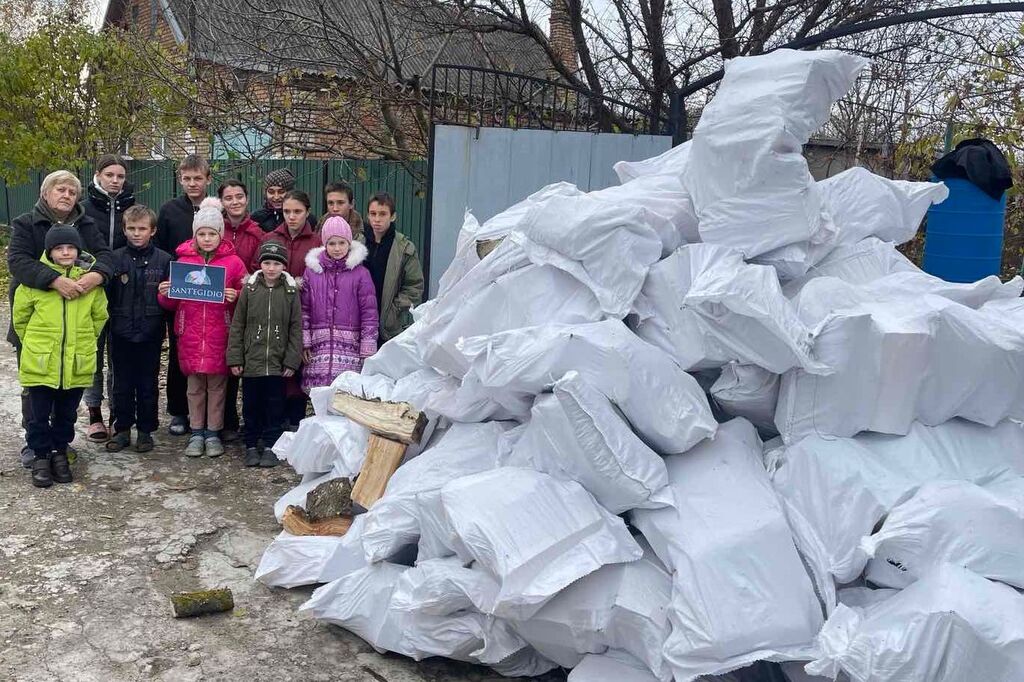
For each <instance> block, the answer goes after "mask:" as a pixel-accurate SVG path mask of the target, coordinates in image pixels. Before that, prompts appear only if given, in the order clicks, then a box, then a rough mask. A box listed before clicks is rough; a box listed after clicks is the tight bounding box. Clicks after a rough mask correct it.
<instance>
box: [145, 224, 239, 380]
mask: <svg viewBox="0 0 1024 682" xmlns="http://www.w3.org/2000/svg"><path fill="white" fill-rule="evenodd" d="M177 254H178V262H179V263H195V264H196V265H204V264H205V265H219V266H220V267H223V268H226V270H227V271H226V272H225V273H224V286H225V287H226V288H228V289H235V290H236V291H237V290H239V289H241V288H242V281H243V280H244V279H245V265H244V264H243V263H242V260H241V259H240V258H239V257H238V256H236V255H235V247H234V246H233V245H232V244H231V242H227V241H222V242H221V243H220V246H218V247H217V251H216V252H214V254H213V258H211V259H210V262H209V263H206V262H205V261H204V259H203V256H202V255H201V254H200V253H199V251H197V250H196V245H195V240H189V241H187V242H184V243H182V244H181V245H180V246H179V247H178V250H177ZM159 300H160V305H162V306H163V307H164V308H166V309H167V310H173V311H175V313H174V333H175V335H176V336H177V337H178V364H179V365H181V372H182V374H185V375H190V374H227V373H228V363H227V358H226V356H227V350H228V330H229V329H230V328H231V313H232V312H234V309H235V304H234V303H201V302H199V301H180V300H177V299H172V298H167V297H166V296H159Z"/></svg>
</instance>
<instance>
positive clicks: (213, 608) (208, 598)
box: [171, 587, 235, 618]
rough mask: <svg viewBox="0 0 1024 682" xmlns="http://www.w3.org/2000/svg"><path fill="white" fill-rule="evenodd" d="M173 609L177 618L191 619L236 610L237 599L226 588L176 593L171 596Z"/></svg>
mask: <svg viewBox="0 0 1024 682" xmlns="http://www.w3.org/2000/svg"><path fill="white" fill-rule="evenodd" d="M171 608H172V609H173V611H174V617H175V618H191V617H192V616H203V615H206V614H208V613H221V612H223V611H230V610H232V609H233V608H235V598H234V596H233V595H232V594H231V590H229V589H228V588H226V587H224V588H221V589H216V590H200V591H198V592H175V593H173V594H172V595H171Z"/></svg>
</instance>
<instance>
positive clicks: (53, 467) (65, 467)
mask: <svg viewBox="0 0 1024 682" xmlns="http://www.w3.org/2000/svg"><path fill="white" fill-rule="evenodd" d="M50 474H51V476H52V478H53V481H54V482H55V483H71V481H73V480H74V477H73V476H72V475H71V465H70V464H68V453H66V452H54V453H53V454H52V455H50Z"/></svg>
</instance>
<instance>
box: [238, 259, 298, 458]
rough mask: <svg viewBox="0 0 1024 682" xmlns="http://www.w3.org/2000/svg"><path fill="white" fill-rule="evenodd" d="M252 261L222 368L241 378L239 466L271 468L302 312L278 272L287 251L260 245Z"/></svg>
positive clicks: (290, 283)
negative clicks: (255, 265) (241, 449)
mask: <svg viewBox="0 0 1024 682" xmlns="http://www.w3.org/2000/svg"><path fill="white" fill-rule="evenodd" d="M257 258H258V259H259V264H260V269H259V270H257V271H256V272H254V273H253V274H251V275H249V277H248V278H247V279H246V280H245V286H244V287H242V291H241V293H240V294H239V297H238V304H237V305H236V306H235V315H234V317H233V318H232V319H231V331H230V333H229V334H228V351H227V362H228V367H230V368H231V374H233V375H234V376H236V377H238V376H240V377H242V416H243V417H244V418H245V460H244V463H245V466H247V467H255V466H261V467H273V466H277V455H275V454H274V452H273V451H272V450H271V448H272V447H273V445H274V443H275V442H277V439H278V438H280V437H281V431H282V423H283V421H284V399H285V388H284V380H285V378H286V377H291V376H295V372H296V371H297V370H298V369H299V365H301V364H302V307H301V305H300V304H299V287H298V284H297V283H296V281H295V278H293V277H292V276H291V275H289V274H288V273H287V272H285V271H284V269H285V265H286V264H287V263H288V251H287V249H286V248H285V247H284V246H282V245H281V244H279V243H277V242H275V241H268V242H263V245H262V246H260V250H259V254H258V256H257ZM261 438H262V439H263V451H262V452H260V450H259V449H258V441H259V439H261Z"/></svg>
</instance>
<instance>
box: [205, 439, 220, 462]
mask: <svg viewBox="0 0 1024 682" xmlns="http://www.w3.org/2000/svg"><path fill="white" fill-rule="evenodd" d="M223 454H224V444H223V443H221V442H220V438H218V437H217V436H210V437H209V438H207V439H206V456H207V457H220V456H221V455H223Z"/></svg>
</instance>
